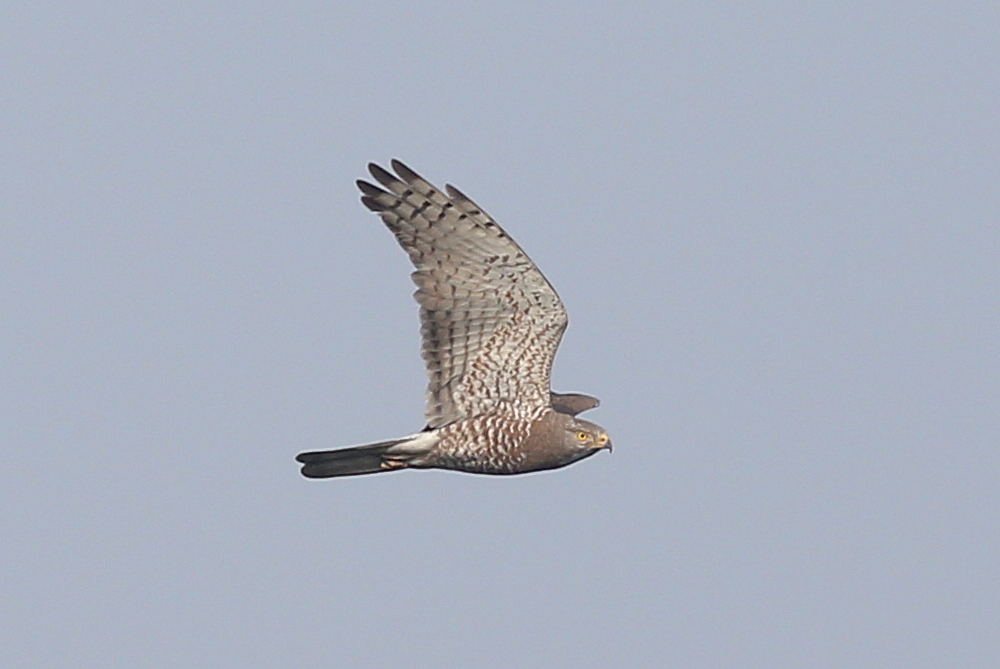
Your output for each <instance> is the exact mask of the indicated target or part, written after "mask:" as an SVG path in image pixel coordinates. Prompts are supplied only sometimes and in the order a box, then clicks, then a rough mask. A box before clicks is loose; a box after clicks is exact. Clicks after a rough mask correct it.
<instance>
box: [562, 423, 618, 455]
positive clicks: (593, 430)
mask: <svg viewBox="0 0 1000 669" xmlns="http://www.w3.org/2000/svg"><path fill="white" fill-rule="evenodd" d="M565 429H566V432H565V436H564V439H565V442H566V443H567V444H568V445H571V446H572V447H573V448H574V449H576V450H578V451H583V452H586V453H588V454H589V453H596V452H597V451H600V450H603V449H605V448H606V449H608V451H609V452H610V451H611V439H610V438H608V433H607V432H605V431H604V428H603V427H601V426H600V425H595V424H594V423H591V422H590V421H589V420H583V419H582V418H570V419H569V420H568V421H567V422H566V426H565Z"/></svg>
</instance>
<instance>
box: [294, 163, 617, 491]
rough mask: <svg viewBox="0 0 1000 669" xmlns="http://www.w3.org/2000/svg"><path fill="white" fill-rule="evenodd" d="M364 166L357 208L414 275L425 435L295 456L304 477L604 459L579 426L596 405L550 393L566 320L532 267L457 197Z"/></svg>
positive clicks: (593, 433)
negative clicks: (387, 235)
mask: <svg viewBox="0 0 1000 669" xmlns="http://www.w3.org/2000/svg"><path fill="white" fill-rule="evenodd" d="M392 169H393V170H394V171H395V174H392V173H391V172H389V171H387V170H385V169H383V168H381V167H379V166H378V165H376V164H374V163H372V164H370V165H369V166H368V170H369V172H371V175H372V176H373V177H374V178H375V180H376V181H377V182H378V183H379V184H381V187H379V186H376V185H374V184H372V183H369V182H367V181H363V180H359V181H358V182H357V184H358V188H359V189H361V193H362V197H361V202H362V203H363V204H364V205H365V206H366V207H368V208H369V209H370V210H372V211H373V212H375V213H377V214H379V215H380V216H381V217H382V221H383V222H384V223H385V224H386V226H388V228H389V230H391V231H392V233H393V234H394V235H395V236H396V240H397V241H398V242H399V244H400V246H402V247H403V250H405V251H406V252H407V254H409V256H410V261H411V262H412V263H413V265H414V266H415V267H416V271H415V272H414V273H413V275H412V277H413V282H414V283H415V284H416V285H417V291H416V293H414V298H415V299H416V301H417V303H419V305H420V324H421V328H420V330H421V335H422V338H423V345H422V354H423V358H424V363H425V366H426V368H427V376H428V384H427V393H426V406H425V411H424V414H425V418H426V420H427V425H426V427H425V428H424V429H423V430H422V431H421V432H418V433H416V434H411V435H409V436H406V437H400V438H398V439H390V440H389V441H380V442H378V443H374V444H367V445H364V446H352V447H348V448H340V449H337V450H332V451H312V452H308V453H300V454H299V455H298V456H297V457H296V460H298V461H299V462H301V463H302V465H303V466H302V474H303V475H304V476H307V477H309V478H329V477H334V476H353V475H356V474H374V473H377V472H389V471H394V470H398V469H406V468H421V469H431V468H434V469H453V470H458V471H463V472H471V473H475V474H522V473H525V472H533V471H539V470H543V469H556V468H558V467H565V466H566V465H568V464H571V463H573V462H576V461H577V460H581V459H583V458H586V457H588V456H590V455H593V454H594V453H597V452H598V451H600V450H602V449H608V450H611V440H610V439H609V438H608V434H607V432H605V431H604V429H603V428H601V427H599V426H598V425H595V424H594V423H591V422H588V421H586V420H583V419H580V418H577V417H576V416H577V414H579V413H580V412H582V411H586V410H587V409H592V408H594V407H596V406H597V405H598V404H599V402H598V400H597V398H594V397H590V396H588V395H579V394H559V393H553V392H551V390H550V383H549V375H550V373H551V370H552V359H553V358H554V357H555V354H556V348H558V346H559V341H560V340H561V339H562V335H563V332H564V331H565V330H566V325H567V323H568V319H567V317H566V309H565V308H564V307H563V304H562V301H561V300H560V299H559V296H558V295H556V291H555V290H553V288H552V286H551V285H550V284H549V282H548V281H547V280H546V279H545V277H544V276H542V273H541V272H540V271H538V268H537V267H536V266H535V264H534V263H533V262H532V261H531V260H530V259H529V258H528V256H527V255H526V254H525V253H524V251H522V250H521V248H520V247H519V246H518V245H517V244H516V243H515V242H514V240H513V239H511V238H510V236H509V235H508V234H507V233H506V232H504V231H503V229H501V228H500V226H499V225H497V223H496V221H494V220H493V219H492V218H491V217H490V216H489V215H488V214H487V213H486V212H484V211H483V210H482V209H481V208H480V207H479V206H478V205H476V204H475V203H474V202H473V201H472V200H470V199H469V198H468V197H466V196H465V195H463V194H462V193H461V192H460V191H459V190H458V189H457V188H455V187H453V186H451V185H446V186H445V190H444V191H440V190H438V189H437V188H435V187H434V186H432V185H431V184H430V183H428V182H427V181H425V180H424V179H423V178H421V177H420V176H419V175H418V174H417V173H416V172H414V171H413V170H411V169H410V168H408V167H407V166H406V165H404V164H403V163H401V162H399V161H398V160H393V161H392Z"/></svg>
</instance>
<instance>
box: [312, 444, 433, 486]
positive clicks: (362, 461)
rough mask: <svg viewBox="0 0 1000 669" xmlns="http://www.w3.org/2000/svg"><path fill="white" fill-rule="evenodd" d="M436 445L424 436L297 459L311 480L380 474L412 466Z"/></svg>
mask: <svg viewBox="0 0 1000 669" xmlns="http://www.w3.org/2000/svg"><path fill="white" fill-rule="evenodd" d="M434 442H436V439H433V440H432V439H428V435H427V434H426V433H424V434H418V435H411V436H409V437H403V438H401V439H390V440H389V441H380V442H378V443H375V444H365V445H364V446H349V447H347V448H338V449H335V450H332V451H309V452H307V453H299V454H298V455H296V456H295V459H296V460H298V461H299V462H301V463H302V475H303V476H305V477H307V478H311V479H325V478H332V477H335V476H357V475H359V474H376V473H379V472H388V471H393V470H395V469H403V468H406V467H408V466H410V465H409V462H410V460H412V459H413V458H414V457H417V456H420V455H423V454H425V453H426V452H427V450H429V448H430V446H432V445H433V443H434Z"/></svg>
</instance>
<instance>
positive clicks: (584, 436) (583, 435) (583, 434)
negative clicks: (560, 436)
mask: <svg viewBox="0 0 1000 669" xmlns="http://www.w3.org/2000/svg"><path fill="white" fill-rule="evenodd" d="M589 436H590V435H588V434H587V433H586V432H577V433H576V438H577V439H579V440H580V441H587V437H589Z"/></svg>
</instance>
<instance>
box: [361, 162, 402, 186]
mask: <svg viewBox="0 0 1000 669" xmlns="http://www.w3.org/2000/svg"><path fill="white" fill-rule="evenodd" d="M368 171H369V172H371V175H372V176H373V177H375V180H376V181H378V182H379V183H380V184H382V185H383V186H385V187H386V188H390V187H391V186H392V184H394V183H398V182H399V179H397V178H396V175H395V174H393V173H391V172H389V171H388V170H386V169H385V168H384V167H382V166H381V165H376V164H375V163H368Z"/></svg>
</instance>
